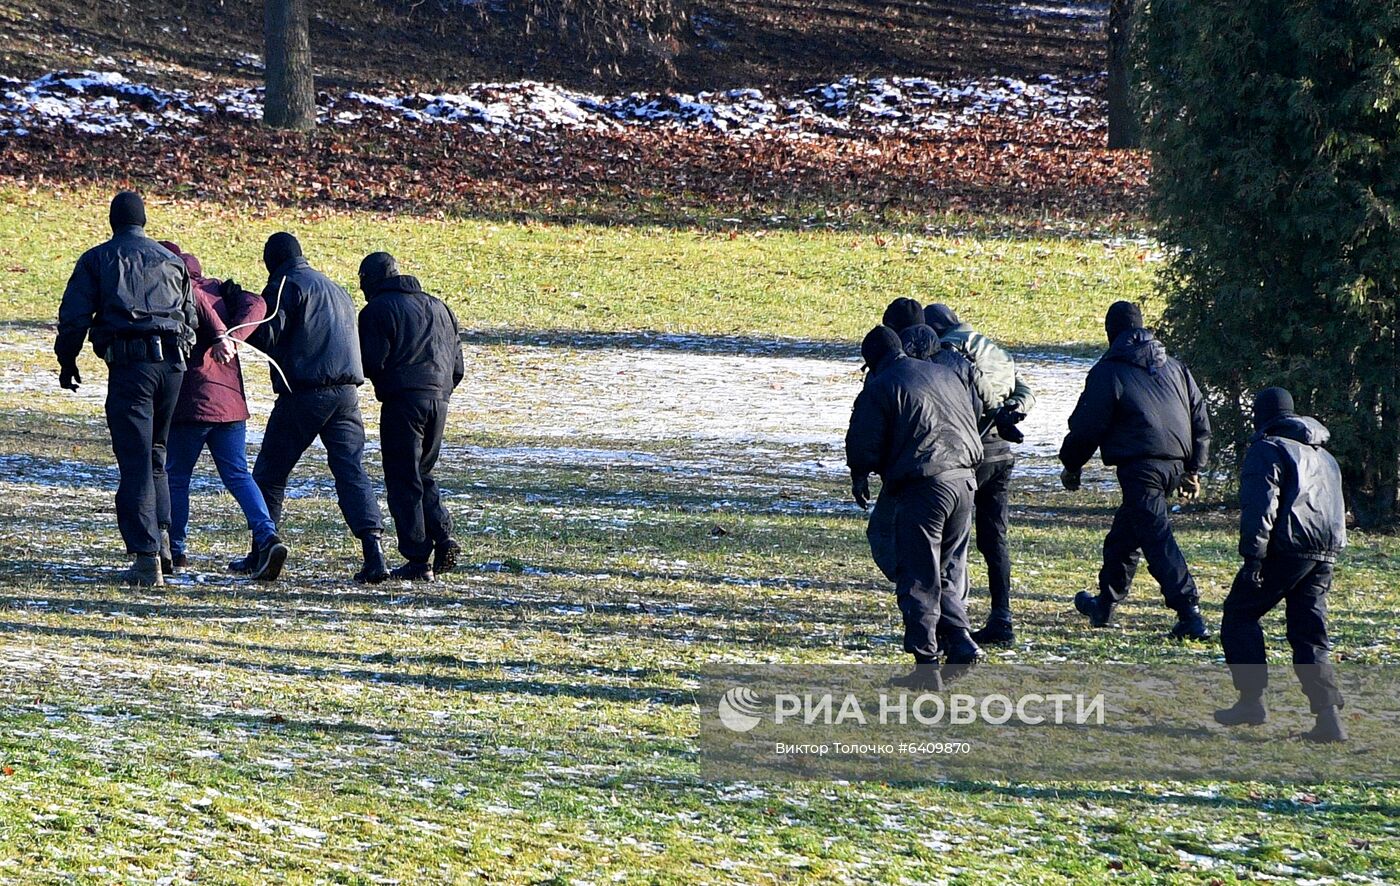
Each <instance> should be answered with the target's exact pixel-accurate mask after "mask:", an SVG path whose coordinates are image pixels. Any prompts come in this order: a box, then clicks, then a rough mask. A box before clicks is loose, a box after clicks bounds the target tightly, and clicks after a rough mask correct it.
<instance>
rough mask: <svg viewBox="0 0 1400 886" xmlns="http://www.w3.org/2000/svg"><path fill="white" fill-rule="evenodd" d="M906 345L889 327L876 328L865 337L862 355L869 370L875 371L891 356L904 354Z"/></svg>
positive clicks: (861, 347)
mask: <svg viewBox="0 0 1400 886" xmlns="http://www.w3.org/2000/svg"><path fill="white" fill-rule="evenodd" d="M903 353H904V345H903V344H902V343H901V342H900V340H899V336H898V335H897V334H895V331H894V330H893V329H891V328H889V327H888V326H884V325H881V326H876V327H875V328H874V329H872V330H870V331H869V332H868V333H866V335H865V340H864V341H862V342H861V343H860V355H861V357H863V358H864V359H865V365H866V367H867V368H869V369H872V370H873V369H875V368H876V367H878V366H879V365H880V364H881V363H883V362H884V361H885V360H886V359H887V358H888V357H889V356H890V355H891V354H903Z"/></svg>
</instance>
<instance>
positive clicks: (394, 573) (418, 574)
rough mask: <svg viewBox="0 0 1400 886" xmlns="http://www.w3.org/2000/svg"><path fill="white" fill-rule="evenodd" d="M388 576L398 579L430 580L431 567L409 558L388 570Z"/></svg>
mask: <svg viewBox="0 0 1400 886" xmlns="http://www.w3.org/2000/svg"><path fill="white" fill-rule="evenodd" d="M389 577H390V578H394V579H398V580H400V581H432V580H433V569H432V567H431V566H429V565H428V564H427V563H415V562H413V561H412V560H410V561H408V562H407V563H404V564H403V565H402V566H396V567H394V568H393V569H391V570H389Z"/></svg>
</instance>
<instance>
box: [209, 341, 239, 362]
mask: <svg viewBox="0 0 1400 886" xmlns="http://www.w3.org/2000/svg"><path fill="white" fill-rule="evenodd" d="M237 354H238V343H237V342H235V341H234V340H233V339H231V338H229V337H228V336H226V335H225V336H222V337H221V338H220V339H219V340H218V341H216V342H214V346H213V347H212V348H210V349H209V355H210V356H211V357H213V358H214V362H215V363H232V362H233V358H234V357H235V356H236V355H237Z"/></svg>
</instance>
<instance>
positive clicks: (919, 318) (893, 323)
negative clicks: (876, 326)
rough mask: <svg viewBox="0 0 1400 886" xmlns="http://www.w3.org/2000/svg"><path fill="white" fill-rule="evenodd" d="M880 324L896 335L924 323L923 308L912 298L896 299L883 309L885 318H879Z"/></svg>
mask: <svg viewBox="0 0 1400 886" xmlns="http://www.w3.org/2000/svg"><path fill="white" fill-rule="evenodd" d="M880 322H881V323H883V324H885V325H886V326H888V327H889V328H891V329H893V330H894V331H895V332H896V333H899V332H903V331H904V330H906V329H908V328H909V327H910V326H918V325H919V324H920V323H922V322H924V307H923V305H921V304H919V303H918V302H916V301H914V300H913V299H912V298H897V299H895V300H894V301H892V302H890V306H889V307H887V308H885V316H883V317H881V318H880Z"/></svg>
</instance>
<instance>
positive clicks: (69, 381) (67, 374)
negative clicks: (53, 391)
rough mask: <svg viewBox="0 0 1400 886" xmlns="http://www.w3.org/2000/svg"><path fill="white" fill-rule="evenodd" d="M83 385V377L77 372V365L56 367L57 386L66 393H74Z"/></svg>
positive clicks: (67, 364) (70, 364) (63, 364)
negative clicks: (66, 391)
mask: <svg viewBox="0 0 1400 886" xmlns="http://www.w3.org/2000/svg"><path fill="white" fill-rule="evenodd" d="M82 383H83V375H82V373H81V372H79V371H78V364H77V363H60V364H59V367H58V386H59V387H60V388H63V389H65V390H68V391H76V390H77V389H78V386H79V385H81V384H82Z"/></svg>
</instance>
